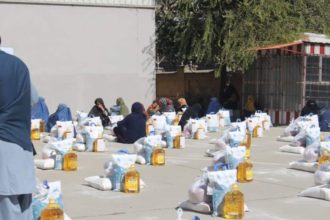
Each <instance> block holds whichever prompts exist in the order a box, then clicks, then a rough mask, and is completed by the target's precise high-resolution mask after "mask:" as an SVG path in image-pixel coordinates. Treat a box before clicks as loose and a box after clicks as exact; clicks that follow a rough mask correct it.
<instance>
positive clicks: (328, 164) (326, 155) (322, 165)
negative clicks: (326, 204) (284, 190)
mask: <svg viewBox="0 0 330 220" xmlns="http://www.w3.org/2000/svg"><path fill="white" fill-rule="evenodd" d="M320 145H321V146H320V155H319V158H318V163H317V170H316V172H315V174H314V181H315V185H316V186H314V187H310V188H308V189H306V190H304V191H302V192H301V193H300V194H299V196H304V197H311V198H317V199H323V200H327V201H330V142H329V141H325V142H321V144H320Z"/></svg>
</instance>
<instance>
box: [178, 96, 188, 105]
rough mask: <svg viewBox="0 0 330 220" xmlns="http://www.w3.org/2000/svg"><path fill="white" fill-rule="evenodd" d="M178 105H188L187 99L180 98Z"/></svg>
mask: <svg viewBox="0 0 330 220" xmlns="http://www.w3.org/2000/svg"><path fill="white" fill-rule="evenodd" d="M178 103H179V105H180V107H182V106H187V105H188V104H187V101H186V99H185V98H179V99H178Z"/></svg>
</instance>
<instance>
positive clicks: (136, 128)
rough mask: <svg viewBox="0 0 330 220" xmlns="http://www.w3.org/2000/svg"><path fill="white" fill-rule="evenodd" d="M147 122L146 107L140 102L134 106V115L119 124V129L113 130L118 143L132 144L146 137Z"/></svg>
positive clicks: (128, 116)
mask: <svg viewBox="0 0 330 220" xmlns="http://www.w3.org/2000/svg"><path fill="white" fill-rule="evenodd" d="M146 122H147V116H146V112H145V109H144V106H143V105H142V104H141V103H139V102H135V103H134V104H133V105H132V113H131V114H129V115H127V116H126V117H125V118H124V119H123V120H122V121H120V122H118V124H117V127H115V128H114V130H113V131H114V133H115V135H116V136H117V141H118V142H120V143H129V144H131V143H134V142H135V141H137V140H138V139H140V138H141V137H145V136H146Z"/></svg>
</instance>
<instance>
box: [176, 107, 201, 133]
mask: <svg viewBox="0 0 330 220" xmlns="http://www.w3.org/2000/svg"><path fill="white" fill-rule="evenodd" d="M201 109H202V106H201V105H200V104H199V103H196V104H194V105H193V106H192V107H188V108H187V109H186V111H185V112H184V113H183V115H182V117H181V120H180V122H179V125H180V126H181V129H182V130H183V128H184V126H185V125H186V124H187V122H188V120H189V119H191V118H192V119H197V118H198V117H199V112H200V111H201Z"/></svg>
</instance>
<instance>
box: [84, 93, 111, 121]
mask: <svg viewBox="0 0 330 220" xmlns="http://www.w3.org/2000/svg"><path fill="white" fill-rule="evenodd" d="M94 103H95V105H94V106H93V108H92V109H91V110H90V111H89V113H88V117H100V118H101V121H102V125H103V126H104V127H105V126H108V125H109V123H110V119H109V115H110V113H109V111H108V109H107V108H106V107H105V105H104V101H103V99H102V98H97V99H95V101H94Z"/></svg>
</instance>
